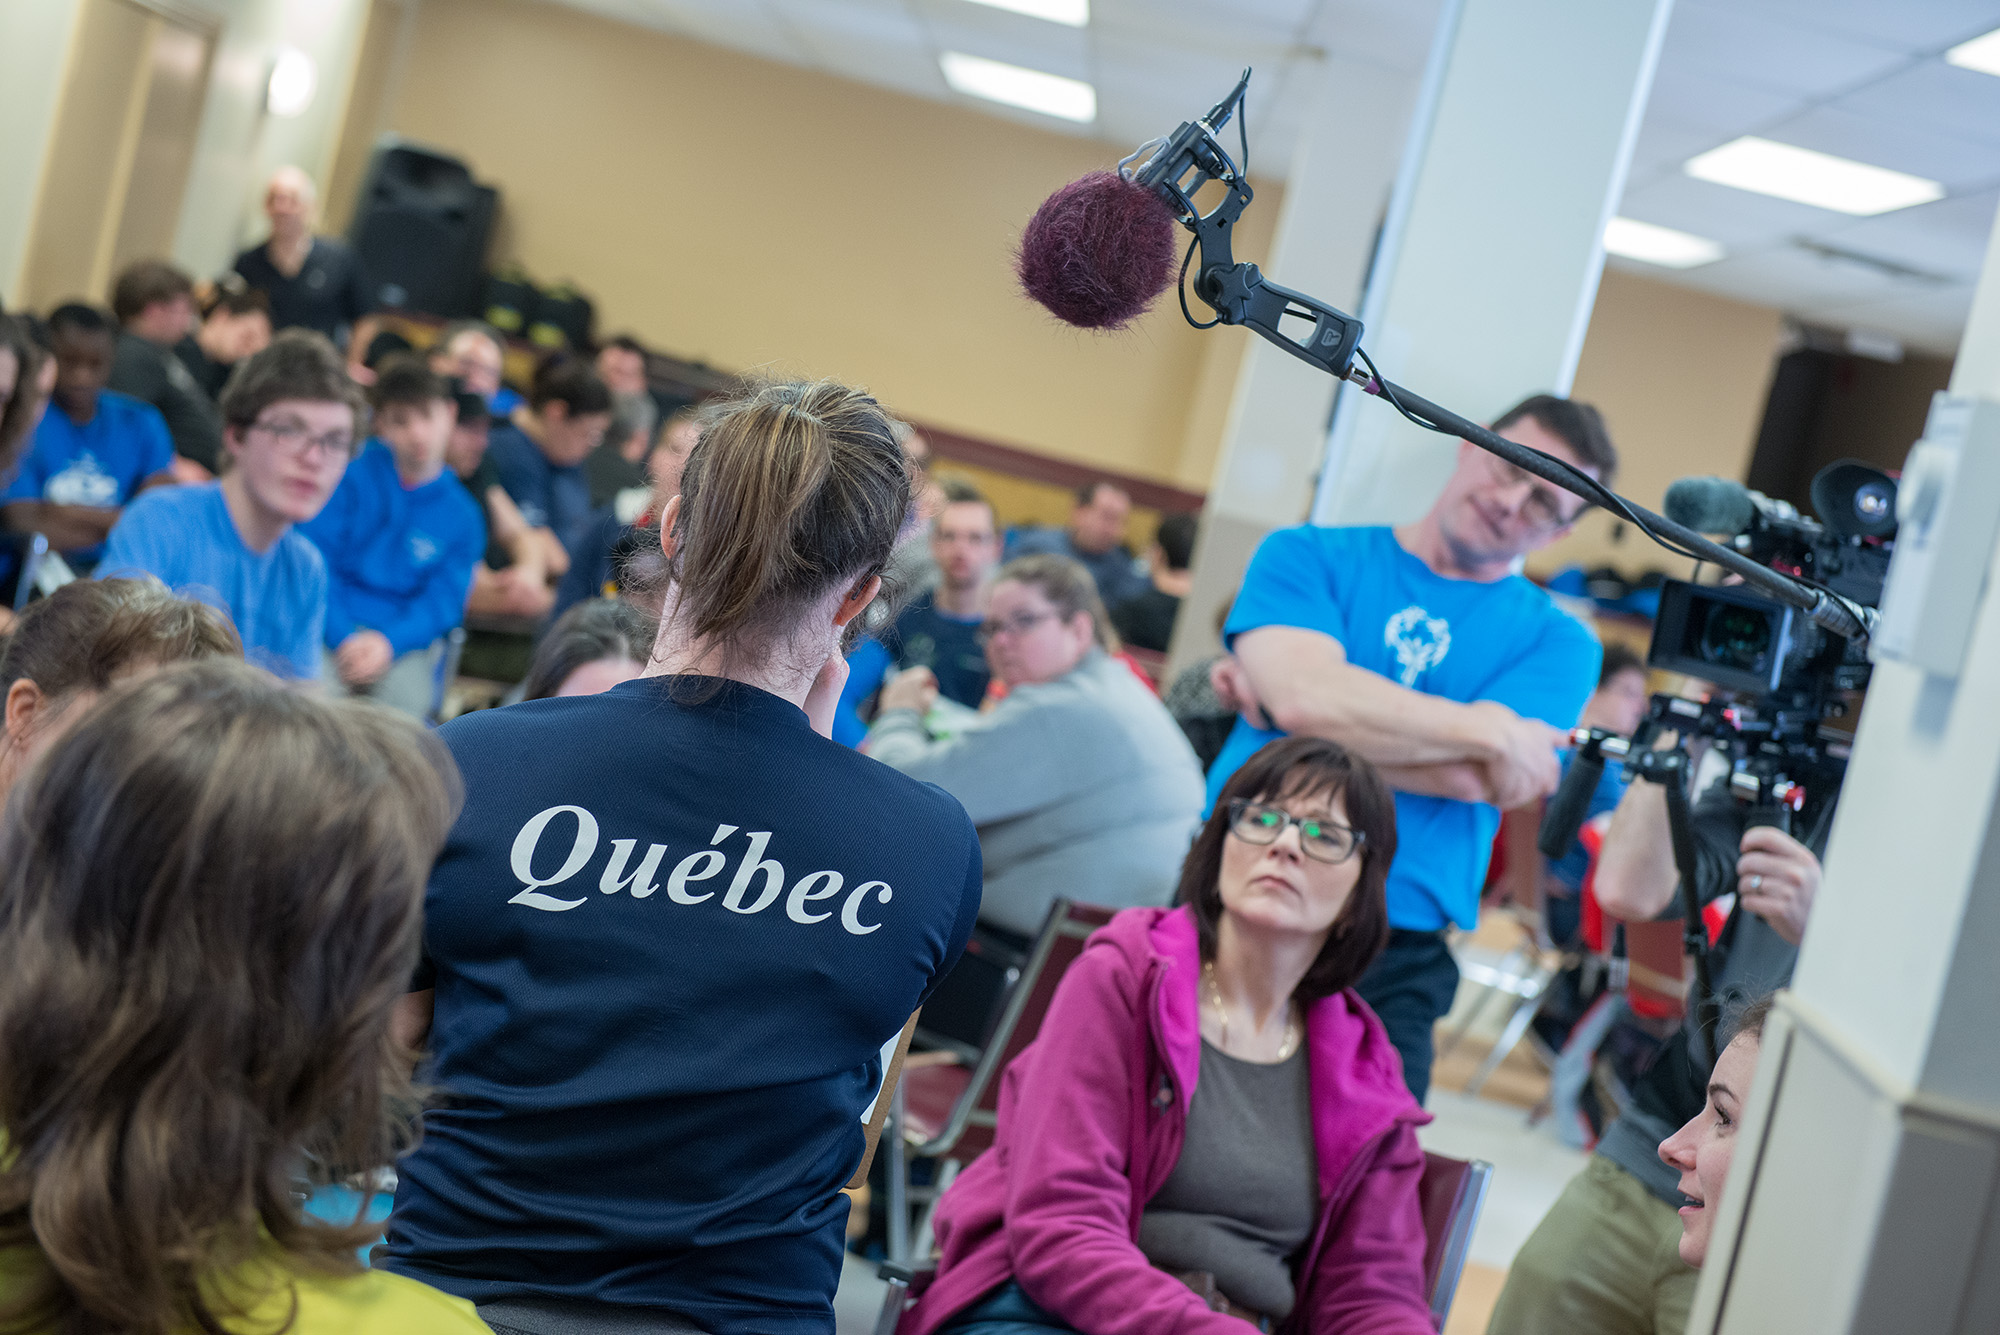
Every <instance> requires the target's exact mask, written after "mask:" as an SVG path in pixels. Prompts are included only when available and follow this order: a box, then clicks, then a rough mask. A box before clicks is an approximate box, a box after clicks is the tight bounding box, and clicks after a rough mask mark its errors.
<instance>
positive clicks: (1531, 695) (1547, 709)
mask: <svg viewBox="0 0 2000 1335" xmlns="http://www.w3.org/2000/svg"><path fill="white" fill-rule="evenodd" d="M1261 626H1294V627H1298V628H1300V629H1304V630H1316V631H1320V632H1322V633H1324V634H1327V635H1331V636H1332V637H1333V638H1334V639H1336V640H1338V641H1340V644H1341V647H1342V648H1343V649H1344V650H1345V651H1346V653H1347V661H1348V662H1350V663H1352V664H1354V665H1355V666H1356V667H1361V668H1366V669H1368V670H1369V671H1370V672H1375V673H1379V674H1380V675H1382V676H1384V677H1387V678H1388V679H1389V680H1391V681H1393V682H1396V683H1398V684H1400V685H1402V686H1406V687H1408V688H1410V689H1411V690H1415V691H1421V692H1423V693H1424V694H1425V695H1434V696H1437V697H1439V698H1440V699H1444V700H1454V701H1457V702H1458V703H1460V704H1470V703H1471V702H1473V701H1475V700H1492V701H1495V702H1497V703H1499V704H1503V705H1506V706H1507V707H1508V708H1509V709H1511V710H1513V711H1514V712H1515V713H1517V714H1520V715H1522V716H1523V717H1526V718H1537V719H1541V720H1542V721H1543V722H1544V723H1548V724H1551V725H1553V726H1555V727H1558V728H1570V727H1574V726H1575V725H1576V720H1577V718H1578V717H1579V716H1580V715H1581V714H1582V713H1583V706H1584V704H1585V703H1586V702H1587V701H1588V700H1589V699H1590V693H1591V691H1592V690H1593V689H1595V687H1596V685H1597V672H1598V666H1599V664H1600V662H1601V660H1602V658H1603V650H1602V649H1601V648H1600V647H1599V645H1598V643H1597V637H1596V636H1594V635H1592V634H1591V633H1590V630H1589V628H1588V627H1586V626H1585V625H1584V624H1583V623H1582V622H1580V621H1578V620H1577V619H1576V618H1575V617H1572V616H1570V615H1569V614H1568V613H1566V612H1564V611H1562V610H1561V609H1560V608H1558V607H1557V606H1556V605H1555V603H1554V602H1552V601H1551V600H1550V598H1549V596H1548V595H1547V594H1546V593H1544V592H1542V590H1540V589H1538V588H1536V587H1535V585H1534V584H1533V583H1532V582H1530V581H1529V580H1527V579H1524V578H1522V577H1521V576H1519V575H1509V576H1508V577H1506V578H1505V579H1500V580H1496V581H1494V582H1492V583H1478V582H1476V581H1472V580H1462V579H1446V578H1445V577H1444V576H1442V575H1439V574H1436V573H1434V572H1433V571H1432V570H1431V568H1430V567H1429V566H1427V565H1425V564H1424V563H1423V562H1422V561H1421V560H1419V559H1418V558H1416V557H1415V556H1412V555H1411V554H1410V553H1408V552H1406V551H1404V550H1403V547H1402V544H1400V543H1398V542H1397V541H1396V535H1395V534H1394V532H1392V531H1391V530H1389V529H1387V528H1316V527H1314V526H1312V525H1310V524H1302V525H1300V526H1299V527H1297V528H1286V529H1279V530H1278V531H1277V532H1276V533H1273V534H1271V535H1270V536H1269V537H1267V538H1265V539H1264V541H1263V543H1262V544H1261V545H1259V547H1258V548H1257V554H1256V556H1254V557H1252V558H1251V561H1250V569H1249V570H1248V571H1247V572H1246V573H1245V574H1244V576H1243V588H1242V591H1241V592H1239V593H1238V594H1237V595H1236V605H1235V607H1234V608H1233V609H1232V610H1231V612H1230V614H1229V621H1228V624H1227V625H1225V626H1224V628H1223V639H1224V641H1225V642H1226V643H1231V644H1233V643H1234V641H1235V638H1236V636H1238V635H1240V634H1242V633H1243V632H1244V631H1246V630H1256V629H1257V628H1259V627H1261ZM1283 735H1284V734H1283V733H1280V732H1274V731H1269V730H1267V729H1263V728H1253V727H1251V726H1250V724H1248V723H1247V722H1245V721H1244V720H1242V719H1240V718H1239V719H1238V720H1237V721H1236V728H1235V730H1234V731H1233V732H1231V733H1230V734H1229V740H1228V742H1226V743H1225V744H1224V745H1223V748H1222V754H1221V755H1219V756H1217V757H1216V759H1215V764H1214V766H1213V767H1211V768H1210V770H1209V772H1208V801H1209V805H1210V807H1211V808H1212V807H1213V806H1214V805H1215V800H1216V798H1217V797H1218V796H1219V795H1220V794H1221V792H1222V785H1223V784H1224V783H1225V782H1226V781H1227V780H1228V778H1229V776H1230V775H1231V774H1234V773H1235V772H1236V770H1237V767H1238V766H1240V765H1241V764H1242V763H1243V762H1244V761H1245V760H1247V759H1249V758H1250V756H1251V755H1252V754H1253V753H1255V752H1256V751H1257V749H1258V748H1259V747H1261V746H1263V745H1264V744H1265V743H1266V742H1270V741H1274V740H1276V739H1277V738H1279V737H1282V736H1283ZM1499 827H1500V813H1499V811H1498V810H1497V809H1495V808H1494V807H1491V806H1489V805H1487V804H1486V803H1483V802H1459V801H1454V800H1453V799H1451V798H1446V797H1428V796H1423V795H1420V794H1416V793H1402V792H1399V793H1397V794H1396V861H1395V863H1394V865H1393V866H1391V867H1390V868H1389V921H1390V923H1391V924H1393V925H1394V926H1397V927H1402V928H1408V929H1410V930H1413V931H1422V932H1429V931H1436V930H1438V929H1440V928H1442V927H1443V926H1444V925H1445V923H1447V922H1455V923H1457V924H1458V925H1459V926H1461V927H1464V928H1468V929H1470V928H1471V927H1473V926H1474V925H1475V924H1476V923H1477V922H1478V919H1479V889H1480V886H1481V884H1482V883H1483V882H1484V880H1485V878H1486V863H1487V859H1488V857H1489V856H1490V854H1491V853H1492V848H1493V835H1494V832H1495V831H1497V830H1498V829H1499Z"/></svg>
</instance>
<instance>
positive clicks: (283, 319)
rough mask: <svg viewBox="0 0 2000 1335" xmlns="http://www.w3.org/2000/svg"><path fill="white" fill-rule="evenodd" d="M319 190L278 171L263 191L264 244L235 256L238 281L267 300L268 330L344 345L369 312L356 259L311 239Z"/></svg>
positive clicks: (337, 245)
mask: <svg viewBox="0 0 2000 1335" xmlns="http://www.w3.org/2000/svg"><path fill="white" fill-rule="evenodd" d="M318 209H319V191H318V190H317V189H315V188H314V186H313V183H312V177H310V176H307V175H306V174H305V173H304V172H302V171H300V170H299V169H298V168H297V167H280V168H278V170H277V171H275V172H273V173H272V174H271V183H270V184H269V185H268V186H266V187H265V188H264V216H265V217H267V218H269V219H270V220H271V236H270V239H269V240H267V241H264V242H263V243H262V244H260V245H255V246H252V247H250V249H248V250H246V251H244V252H243V253H242V254H241V255H238V256H237V257H236V272H237V273H239V274H241V275H243V281H244V282H246V283H248V284H249V285H250V286H251V287H254V288H257V289H258V290H259V291H261V292H263V293H264V294H265V295H266V296H268V297H269V298H270V299H271V327H272V328H274V329H290V328H294V327H303V328H306V329H316V330H318V331H319V332H320V333H322V334H325V335H326V336H327V337H328V338H330V339H332V340H333V341H334V344H335V346H337V347H343V348H344V347H346V346H347V337H348V332H349V331H350V330H351V329H352V328H353V327H354V322H355V321H356V320H359V319H360V318H361V317H362V316H364V315H366V314H368V312H369V311H371V310H374V309H375V296H374V291H373V289H372V288H371V287H370V286H369V283H368V279H367V277H366V275H364V274H363V273H362V270H361V260H360V257H359V256H357V255H356V254H355V253H354V252H353V251H352V250H350V249H349V248H348V247H347V245H346V243H345V242H341V241H336V240H334V239H333V238H332V237H326V236H314V235H313V230H312V227H313V222H314V220H315V218H316V217H317V215H318Z"/></svg>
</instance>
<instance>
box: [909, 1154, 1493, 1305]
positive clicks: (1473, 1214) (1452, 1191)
mask: <svg viewBox="0 0 2000 1335" xmlns="http://www.w3.org/2000/svg"><path fill="white" fill-rule="evenodd" d="M1492 1181H1493V1165H1492V1164H1490V1163H1487V1162H1486V1161H1485V1160H1483V1159H1469V1160H1468V1159H1454V1158H1452V1157H1451V1156H1449V1155H1445V1154H1432V1153H1431V1152H1430V1151H1429V1150H1426V1151H1424V1172H1423V1176H1422V1177H1421V1178H1419V1179H1418V1181H1417V1201H1418V1205H1419V1207H1420V1208H1421V1209H1422V1211H1423V1216H1424V1291H1425V1293H1426V1294H1428V1295H1429V1297H1430V1305H1431V1323H1432V1324H1433V1325H1435V1326H1436V1327H1437V1328H1438V1329H1439V1330H1443V1329H1444V1323H1445V1318H1446V1317H1448V1316H1450V1315H1451V1302H1452V1299H1453V1298H1455V1297H1456V1296H1457V1295H1458V1281H1459V1279H1460V1278H1461V1277H1462V1276H1463V1275H1464V1274H1465V1258H1466V1255H1467V1254H1468V1253H1469V1252H1470V1251H1471V1249H1472V1232H1473V1229H1475V1228H1476V1227H1478V1224H1479V1212H1480V1210H1481V1209H1482V1208H1483V1207H1484V1206H1485V1204H1486V1188H1487V1187H1488V1186H1489V1185H1490V1184H1491V1183H1492ZM936 1273H937V1263H936V1261H935V1260H932V1259H929V1258H926V1259H925V1260H923V1261H921V1262H918V1263H916V1264H910V1263H900V1264H899V1263H897V1262H895V1261H890V1262H888V1263H887V1264H885V1265H883V1267H882V1268H881V1271H880V1274H881V1277H882V1278H883V1279H884V1280H885V1281H887V1283H888V1286H889V1289H888V1292H887V1294H886V1295H884V1297H883V1300H882V1311H881V1313H880V1314H879V1315H878V1316H877V1317H876V1318H875V1332H874V1335H895V1331H896V1323H897V1322H898V1321H900V1320H901V1319H902V1316H903V1307H904V1305H905V1304H906V1303H907V1302H908V1301H909V1299H910V1295H911V1291H912V1290H913V1289H915V1290H917V1291H919V1292H921V1291H922V1287H923V1285H925V1284H927V1283H928V1282H929V1281H930V1278H931V1276H932V1275H934V1274H936Z"/></svg>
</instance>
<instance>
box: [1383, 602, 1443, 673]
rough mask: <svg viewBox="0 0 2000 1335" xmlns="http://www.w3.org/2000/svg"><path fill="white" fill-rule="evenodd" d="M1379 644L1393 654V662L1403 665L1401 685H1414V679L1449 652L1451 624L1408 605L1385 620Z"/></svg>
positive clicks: (1421, 609)
mask: <svg viewBox="0 0 2000 1335" xmlns="http://www.w3.org/2000/svg"><path fill="white" fill-rule="evenodd" d="M1382 642H1383V643H1384V644H1386V645H1388V646H1389V647H1390V648H1391V649H1394V650H1395V651H1396V661H1397V662H1398V663H1401V664H1402V665H1403V671H1402V674H1401V680H1402V683H1403V685H1405V686H1415V685H1416V684H1417V678H1419V677H1421V676H1423V675H1424V673H1426V672H1428V671H1429V670H1430V669H1432V668H1434V667H1436V666H1437V665H1438V664H1439V663H1442V662H1444V656H1445V655H1446V654H1448V653H1450V652H1451V623H1450V622H1449V621H1446V620H1445V619H1444V618H1443V617H1434V616H1432V615H1431V614H1430V613H1429V612H1426V611H1425V610H1424V609H1423V608H1421V607H1418V606H1416V605H1414V604H1412V605H1411V606H1409V607H1406V608H1404V609H1403V610H1402V611H1400V612H1398V613H1396V615H1394V616H1392V617H1390V618H1389V624H1388V625H1387V626H1385V627H1384V628H1383V630H1382Z"/></svg>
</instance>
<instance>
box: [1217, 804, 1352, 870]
mask: <svg viewBox="0 0 2000 1335" xmlns="http://www.w3.org/2000/svg"><path fill="white" fill-rule="evenodd" d="M1287 825H1296V826H1298V827H1299V849H1300V851H1302V852H1303V853H1304V854H1305V855H1306V856H1307V857H1309V858H1311V859H1312V860H1313V861H1315V862H1345V861H1347V860H1348V859H1349V858H1351V857H1353V856H1354V855H1355V854H1356V853H1359V852H1360V851H1361V845H1362V843H1363V842H1365V838H1366V836H1364V835H1363V834H1362V833H1361V832H1360V831H1359V830H1350V829H1348V828H1347V827H1346V826H1345V825H1335V824H1334V823H1333V822H1332V821H1326V820H1320V819H1319V818H1317V817H1315V816H1307V817H1304V818H1300V817H1298V816H1294V815H1293V814H1292V813H1291V812H1289V811H1287V810H1285V809H1284V808H1283V807H1274V806H1271V805H1269V804H1267V803H1264V802H1252V801H1250V800H1249V799H1247V798H1242V797H1239V798H1236V799H1235V800H1234V801H1232V802H1231V803H1230V804H1229V832H1230V833H1231V834H1233V835H1235V836H1236V837H1237V838H1238V839H1241V840H1242V841H1243V842H1244V843H1246V844H1275V843H1277V842H1278V836H1279V835H1281V834H1283V833H1284V832H1285V827H1286V826H1287Z"/></svg>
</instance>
